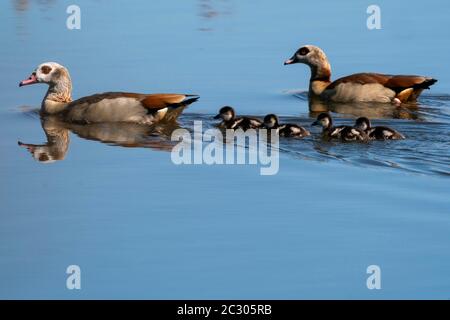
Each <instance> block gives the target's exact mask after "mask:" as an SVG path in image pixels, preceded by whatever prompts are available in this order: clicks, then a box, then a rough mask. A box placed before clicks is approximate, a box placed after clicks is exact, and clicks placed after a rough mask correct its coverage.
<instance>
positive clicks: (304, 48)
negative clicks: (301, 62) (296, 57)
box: [298, 47, 309, 56]
mask: <svg viewBox="0 0 450 320" xmlns="http://www.w3.org/2000/svg"><path fill="white" fill-rule="evenodd" d="M298 53H299V54H300V55H301V56H306V55H307V54H308V53H309V49H308V48H306V47H303V48H300V50H298Z"/></svg>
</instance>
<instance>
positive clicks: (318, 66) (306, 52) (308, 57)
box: [284, 45, 331, 80]
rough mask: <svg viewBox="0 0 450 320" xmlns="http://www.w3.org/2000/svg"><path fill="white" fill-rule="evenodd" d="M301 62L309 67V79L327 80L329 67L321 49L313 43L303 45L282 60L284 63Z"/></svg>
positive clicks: (329, 74) (329, 73) (329, 71)
mask: <svg viewBox="0 0 450 320" xmlns="http://www.w3.org/2000/svg"><path fill="white" fill-rule="evenodd" d="M295 63H303V64H306V65H308V66H309V67H310V68H311V71H312V74H311V80H319V79H320V80H322V79H323V80H329V78H330V76H331V67H330V63H329V62H328V58H327V56H326V55H325V52H323V50H322V49H320V48H319V47H316V46H313V45H305V46H302V47H301V48H300V49H298V50H297V51H296V52H295V53H294V55H293V56H292V57H291V58H290V59H288V60H286V61H285V62H284V65H289V64H295Z"/></svg>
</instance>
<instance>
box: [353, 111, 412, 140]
mask: <svg viewBox="0 0 450 320" xmlns="http://www.w3.org/2000/svg"><path fill="white" fill-rule="evenodd" d="M355 128H357V129H360V130H363V131H364V132H366V134H367V135H368V137H369V139H371V140H402V139H405V136H404V135H403V134H401V133H400V132H398V131H397V130H394V129H392V128H389V127H385V126H377V127H372V126H371V123H370V120H369V119H368V118H366V117H360V118H358V119H356V121H355Z"/></svg>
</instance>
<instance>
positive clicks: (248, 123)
mask: <svg viewBox="0 0 450 320" xmlns="http://www.w3.org/2000/svg"><path fill="white" fill-rule="evenodd" d="M214 119H222V123H221V124H220V126H221V127H223V128H225V129H242V130H248V129H257V128H260V127H261V125H262V122H261V121H260V120H258V119H254V118H248V117H239V118H237V117H236V113H235V112H234V109H233V108H232V107H230V106H225V107H223V108H221V109H220V110H219V113H218V114H217V115H216V116H215V117H214Z"/></svg>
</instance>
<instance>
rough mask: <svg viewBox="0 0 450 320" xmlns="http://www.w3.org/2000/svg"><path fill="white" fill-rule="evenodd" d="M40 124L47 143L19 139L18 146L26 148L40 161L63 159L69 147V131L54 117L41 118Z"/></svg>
mask: <svg viewBox="0 0 450 320" xmlns="http://www.w3.org/2000/svg"><path fill="white" fill-rule="evenodd" d="M41 125H42V129H44V132H45V136H46V137H47V143H45V144H30V143H23V142H21V141H19V142H18V143H19V146H21V147H24V148H27V149H28V151H30V153H31V155H32V156H33V158H34V159H35V160H37V161H39V162H42V163H52V162H55V161H57V160H64V158H65V156H66V153H67V150H68V149H69V143H70V138H69V131H68V130H67V129H66V128H64V127H63V126H61V124H60V123H59V121H58V120H57V119H56V118H49V119H42V120H41Z"/></svg>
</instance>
